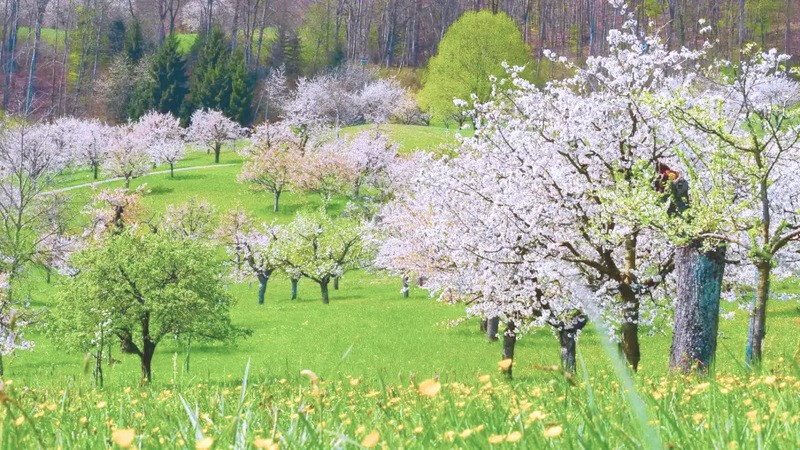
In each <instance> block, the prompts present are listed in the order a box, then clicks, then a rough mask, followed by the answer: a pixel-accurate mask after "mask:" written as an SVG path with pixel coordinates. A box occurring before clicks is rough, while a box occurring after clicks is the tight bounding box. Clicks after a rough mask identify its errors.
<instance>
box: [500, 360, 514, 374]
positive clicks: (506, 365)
mask: <svg viewBox="0 0 800 450" xmlns="http://www.w3.org/2000/svg"><path fill="white" fill-rule="evenodd" d="M513 363H514V360H513V359H511V358H506V359H504V360H502V361H500V362H498V363H497V367H499V368H500V371H502V372H508V369H510V368H511V365H512V364H513Z"/></svg>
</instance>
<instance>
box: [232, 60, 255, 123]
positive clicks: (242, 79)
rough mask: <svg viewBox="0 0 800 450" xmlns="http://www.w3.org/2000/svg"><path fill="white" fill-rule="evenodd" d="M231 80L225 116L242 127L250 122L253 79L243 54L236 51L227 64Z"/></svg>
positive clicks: (253, 87) (253, 88)
mask: <svg viewBox="0 0 800 450" xmlns="http://www.w3.org/2000/svg"><path fill="white" fill-rule="evenodd" d="M228 67H229V70H230V78H231V81H230V83H231V96H230V100H229V101H228V110H227V111H225V113H226V115H227V116H228V117H230V118H231V119H233V120H235V121H237V122H239V123H240V124H242V125H247V124H249V123H250V121H251V120H252V112H253V111H252V103H253V91H254V90H255V79H254V77H253V76H252V75H251V74H250V71H249V70H248V69H247V63H246V62H245V60H244V52H242V50H240V49H238V50H237V51H235V52H233V55H231V57H230V61H229V62H228Z"/></svg>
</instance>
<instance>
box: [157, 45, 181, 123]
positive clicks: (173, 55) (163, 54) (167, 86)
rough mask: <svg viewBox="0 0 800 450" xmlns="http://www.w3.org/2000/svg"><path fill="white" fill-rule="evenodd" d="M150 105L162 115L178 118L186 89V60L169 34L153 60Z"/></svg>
mask: <svg viewBox="0 0 800 450" xmlns="http://www.w3.org/2000/svg"><path fill="white" fill-rule="evenodd" d="M151 73H152V79H153V82H152V86H151V89H150V92H149V97H150V104H151V105H152V107H153V108H155V109H156V110H158V112H162V113H167V112H169V113H172V114H174V115H175V116H178V115H179V114H180V112H181V107H182V106H183V100H184V98H185V97H186V91H187V89H188V79H187V77H186V59H185V58H184V57H183V55H181V53H180V51H179V50H178V39H177V38H176V37H175V36H174V35H172V34H170V35H169V36H167V38H166V39H165V41H164V45H163V46H162V47H161V49H160V50H159V51H158V53H156V55H155V57H154V58H153V65H152V68H151Z"/></svg>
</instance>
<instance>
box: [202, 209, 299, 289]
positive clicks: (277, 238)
mask: <svg viewBox="0 0 800 450" xmlns="http://www.w3.org/2000/svg"><path fill="white" fill-rule="evenodd" d="M282 235H283V227H281V226H279V225H267V224H266V223H263V224H261V226H257V225H256V224H255V223H254V221H253V218H252V217H250V216H249V215H248V214H247V212H246V211H245V210H244V209H241V208H239V209H233V210H231V211H228V212H227V213H226V214H225V216H224V217H223V219H222V223H221V225H220V227H219V229H218V230H217V237H218V238H219V239H220V241H222V242H223V243H224V244H225V246H226V248H227V249H228V254H229V255H230V257H231V261H232V262H233V269H234V270H233V275H234V278H235V279H236V280H238V281H243V280H247V279H252V278H253V277H255V278H256V279H257V280H258V304H259V305H263V304H264V294H265V292H266V290H267V283H268V282H269V278H270V276H272V274H273V272H275V271H276V270H278V269H279V268H281V266H282V261H283V260H282V253H281V252H282V249H281V241H282V239H283V237H282Z"/></svg>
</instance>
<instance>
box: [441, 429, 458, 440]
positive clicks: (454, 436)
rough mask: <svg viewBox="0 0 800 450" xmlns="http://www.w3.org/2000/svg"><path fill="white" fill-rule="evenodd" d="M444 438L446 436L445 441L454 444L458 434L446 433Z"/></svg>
mask: <svg viewBox="0 0 800 450" xmlns="http://www.w3.org/2000/svg"><path fill="white" fill-rule="evenodd" d="M443 436H444V440H446V441H450V442H453V441H454V440H455V438H456V432H455V431H452V430H451V431H445V432H444V435H443Z"/></svg>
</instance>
